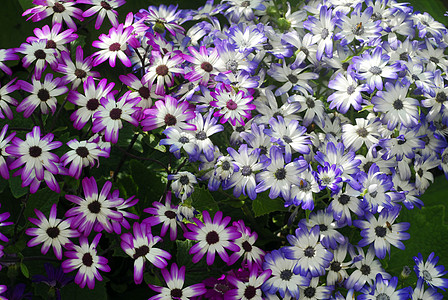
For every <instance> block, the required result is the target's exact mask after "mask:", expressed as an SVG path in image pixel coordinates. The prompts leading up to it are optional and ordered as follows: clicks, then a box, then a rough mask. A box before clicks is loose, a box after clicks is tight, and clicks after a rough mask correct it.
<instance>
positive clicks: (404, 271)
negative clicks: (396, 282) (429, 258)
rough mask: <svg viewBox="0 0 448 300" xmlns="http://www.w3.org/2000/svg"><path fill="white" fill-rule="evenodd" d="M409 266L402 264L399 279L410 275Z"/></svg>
mask: <svg viewBox="0 0 448 300" xmlns="http://www.w3.org/2000/svg"><path fill="white" fill-rule="evenodd" d="M411 272H412V271H411V268H409V267H408V266H404V267H403V270H402V271H401V274H400V278H401V279H406V278H408V277H409V275H411Z"/></svg>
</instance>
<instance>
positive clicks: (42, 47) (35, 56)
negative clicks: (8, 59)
mask: <svg viewBox="0 0 448 300" xmlns="http://www.w3.org/2000/svg"><path fill="white" fill-rule="evenodd" d="M16 52H19V53H22V54H24V55H25V57H24V58H23V59H22V63H23V67H24V68H28V67H29V66H30V65H31V63H32V62H34V61H36V66H35V69H34V78H36V79H37V80H39V79H40V77H41V76H42V73H43V71H44V70H45V69H46V67H47V63H48V64H49V65H50V66H51V68H54V67H56V65H57V59H56V55H57V51H56V49H53V48H47V41H46V40H38V41H34V42H32V43H31V44H28V43H23V44H22V45H20V47H19V48H17V49H16ZM47 75H50V74H47Z"/></svg>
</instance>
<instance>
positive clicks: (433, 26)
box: [412, 12, 446, 40]
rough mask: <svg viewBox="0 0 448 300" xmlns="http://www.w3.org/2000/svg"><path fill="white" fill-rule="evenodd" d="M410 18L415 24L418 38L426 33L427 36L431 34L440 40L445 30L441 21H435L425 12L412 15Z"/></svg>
mask: <svg viewBox="0 0 448 300" xmlns="http://www.w3.org/2000/svg"><path fill="white" fill-rule="evenodd" d="M412 19H414V22H415V24H416V25H417V29H418V36H419V37H420V38H424V37H425V36H426V35H428V37H429V36H430V35H431V36H433V37H436V38H437V39H438V40H440V39H441V38H442V34H443V33H444V32H446V28H445V26H444V25H443V24H442V23H440V22H437V21H435V20H434V18H433V17H431V15H430V14H428V13H427V12H424V13H423V14H421V13H417V14H415V15H412Z"/></svg>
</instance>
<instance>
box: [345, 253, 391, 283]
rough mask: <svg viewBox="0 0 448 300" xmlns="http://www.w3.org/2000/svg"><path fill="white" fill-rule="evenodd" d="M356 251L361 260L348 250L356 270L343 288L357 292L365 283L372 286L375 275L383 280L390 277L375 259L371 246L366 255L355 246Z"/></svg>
mask: <svg viewBox="0 0 448 300" xmlns="http://www.w3.org/2000/svg"><path fill="white" fill-rule="evenodd" d="M356 249H358V253H359V255H361V257H362V258H361V259H359V258H358V255H356V253H355V252H354V250H352V249H349V251H350V255H351V256H352V258H353V259H354V260H355V262H354V267H356V269H355V270H354V271H353V273H352V274H350V276H349V277H348V279H347V281H346V282H345V287H346V288H347V289H355V290H356V291H359V290H361V289H362V288H363V287H364V286H365V285H366V283H367V284H368V285H370V286H372V284H373V282H374V280H375V278H376V276H377V274H381V276H382V277H383V278H385V279H389V278H390V277H391V276H390V275H389V273H387V272H385V271H384V269H383V267H382V266H381V263H380V261H379V260H377V259H375V250H374V248H373V245H372V246H370V248H369V250H368V251H367V254H364V251H363V250H362V248H361V247H358V246H357V247H356ZM355 258H356V259H355Z"/></svg>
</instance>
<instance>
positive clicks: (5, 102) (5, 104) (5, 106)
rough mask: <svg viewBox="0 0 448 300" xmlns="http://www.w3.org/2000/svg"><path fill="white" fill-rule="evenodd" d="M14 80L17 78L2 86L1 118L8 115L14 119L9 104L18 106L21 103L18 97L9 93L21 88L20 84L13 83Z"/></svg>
mask: <svg viewBox="0 0 448 300" xmlns="http://www.w3.org/2000/svg"><path fill="white" fill-rule="evenodd" d="M0 66H1V65H0ZM14 81H15V79H13V80H11V81H10V82H8V83H7V84H6V85H4V86H3V87H2V88H0V119H4V118H5V116H6V117H7V118H8V119H10V120H12V119H13V114H12V110H11V108H10V107H9V105H13V106H17V104H18V103H19V102H18V101H17V100H16V99H14V98H12V97H11V96H9V95H8V94H10V93H12V92H14V91H15V90H17V89H19V88H20V86H19V85H18V84H13V83H14Z"/></svg>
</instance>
